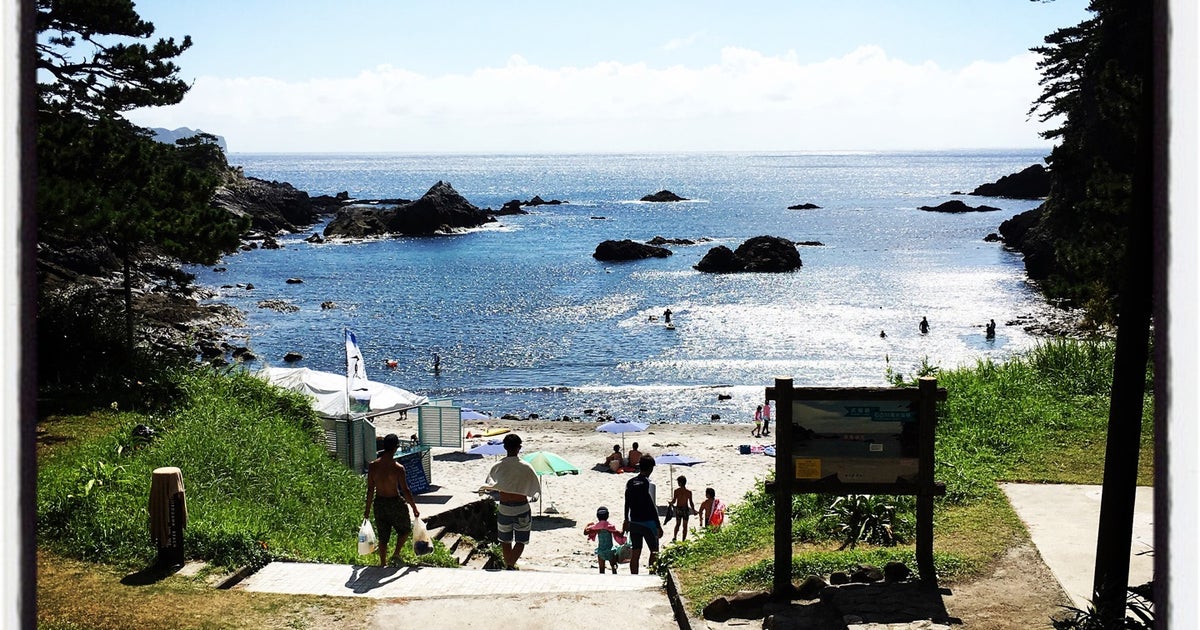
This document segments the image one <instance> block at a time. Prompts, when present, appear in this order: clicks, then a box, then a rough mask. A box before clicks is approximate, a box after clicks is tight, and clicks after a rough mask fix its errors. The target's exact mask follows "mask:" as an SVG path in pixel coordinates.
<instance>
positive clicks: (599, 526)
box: [583, 521, 625, 545]
mask: <svg viewBox="0 0 1200 630" xmlns="http://www.w3.org/2000/svg"><path fill="white" fill-rule="evenodd" d="M600 532H609V533H610V534H612V537H613V540H614V541H616V543H617V544H618V545H622V544H625V535H624V534H622V533H621V530H619V529H617V528H616V527H614V526H613V524H612V523H609V522H608V521H600V522H598V523H588V524H587V527H584V528H583V533H585V534H587V537H588V540H596V534H598V533H600Z"/></svg>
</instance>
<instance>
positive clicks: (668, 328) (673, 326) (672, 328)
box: [666, 324, 675, 330]
mask: <svg viewBox="0 0 1200 630" xmlns="http://www.w3.org/2000/svg"><path fill="white" fill-rule="evenodd" d="M666 328H667V330H675V324H667V326H666Z"/></svg>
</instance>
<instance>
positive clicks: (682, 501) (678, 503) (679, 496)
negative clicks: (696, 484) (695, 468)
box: [667, 475, 696, 542]
mask: <svg viewBox="0 0 1200 630" xmlns="http://www.w3.org/2000/svg"><path fill="white" fill-rule="evenodd" d="M675 481H676V482H678V483H679V487H678V488H675V494H673V495H671V505H669V506H667V509H668V510H671V512H672V513H673V514H674V515H675V533H674V534H673V535H672V536H671V542H675V540H676V539H677V538H679V527H680V526H681V525H682V526H683V539H684V540H687V523H688V516H691V515H692V514H695V513H696V504H695V503H694V502H692V491H691V490H688V489H687V477H684V476H683V475H679V478H678V479H676V480H675Z"/></svg>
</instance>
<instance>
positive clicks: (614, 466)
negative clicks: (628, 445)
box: [604, 444, 622, 473]
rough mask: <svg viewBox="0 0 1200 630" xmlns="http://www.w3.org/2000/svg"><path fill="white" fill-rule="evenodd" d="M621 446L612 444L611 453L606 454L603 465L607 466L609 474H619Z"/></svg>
mask: <svg viewBox="0 0 1200 630" xmlns="http://www.w3.org/2000/svg"><path fill="white" fill-rule="evenodd" d="M621 460H622V457H621V445H620V444H613V452H611V453H609V454H608V457H606V458H605V459H604V465H605V466H608V470H609V472H615V473H619V472H621Z"/></svg>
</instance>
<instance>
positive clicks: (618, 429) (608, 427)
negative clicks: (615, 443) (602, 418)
mask: <svg viewBox="0 0 1200 630" xmlns="http://www.w3.org/2000/svg"><path fill="white" fill-rule="evenodd" d="M649 426H650V425H648V424H646V423H644V422H634V421H632V420H626V419H624V418H621V419H618V420H613V421H612V422H605V423H604V424H602V425H600V426H598V427H596V430H597V431H601V432H603V433H620V434H621V450H622V451H623V450H625V434H626V433H629V432H630V431H634V432H637V431H645V430H646V428H647V427H649Z"/></svg>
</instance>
